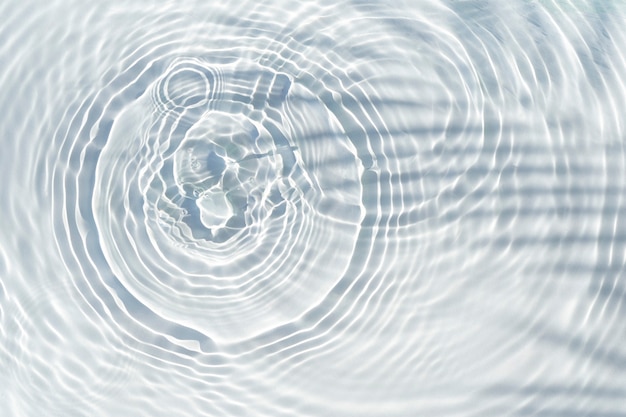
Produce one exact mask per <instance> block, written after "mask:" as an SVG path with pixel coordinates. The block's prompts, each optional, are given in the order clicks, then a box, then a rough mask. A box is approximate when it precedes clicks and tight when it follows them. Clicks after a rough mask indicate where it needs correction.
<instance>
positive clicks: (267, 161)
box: [92, 59, 362, 341]
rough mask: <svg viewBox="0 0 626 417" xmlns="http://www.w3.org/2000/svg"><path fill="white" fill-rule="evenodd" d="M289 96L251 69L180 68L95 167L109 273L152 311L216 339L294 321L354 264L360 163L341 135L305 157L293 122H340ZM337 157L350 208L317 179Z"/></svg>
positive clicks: (280, 83) (281, 79)
mask: <svg viewBox="0 0 626 417" xmlns="http://www.w3.org/2000/svg"><path fill="white" fill-rule="evenodd" d="M291 84H292V81H291V79H290V78H289V77H288V76H287V75H285V74H280V73H275V72H272V71H271V69H269V68H264V67H262V66H259V65H254V64H252V63H247V62H236V63H233V64H228V65H222V66H220V67H217V68H212V67H211V66H210V64H209V63H203V62H201V61H200V60H198V59H195V60H183V61H181V60H175V61H174V62H173V63H172V64H171V65H170V66H169V67H168V68H167V69H166V70H165V73H164V74H163V75H162V76H161V77H160V78H159V79H157V80H155V81H154V83H153V85H150V86H149V87H148V88H147V90H146V92H145V93H144V95H142V96H141V97H139V98H138V99H137V100H136V101H135V102H133V103H130V104H129V105H128V106H126V107H125V108H124V109H123V110H122V111H121V112H120V113H119V114H118V115H116V117H115V121H114V122H113V124H112V126H111V129H110V132H109V135H108V137H107V138H106V144H105V146H104V147H103V149H102V152H101V153H100V155H99V157H98V165H97V169H96V174H95V184H94V190H95V191H94V194H93V198H92V201H93V202H94V205H97V204H101V202H107V204H103V205H102V206H101V207H100V208H99V209H97V210H94V221H95V223H96V225H97V227H98V230H99V231H100V236H101V242H102V250H103V253H104V256H105V257H106V259H107V262H108V264H109V265H111V269H112V272H113V273H114V274H115V276H117V277H119V280H120V281H121V283H122V285H123V286H124V287H125V288H127V289H129V291H130V292H131V293H132V294H133V295H134V296H135V297H136V298H137V300H138V301H140V302H141V303H142V304H144V305H146V306H148V307H149V308H150V309H151V310H153V311H159V313H160V314H161V315H163V316H166V317H168V319H171V320H173V321H175V322H177V323H184V324H185V325H187V326H189V327H192V328H194V329H196V330H198V331H200V332H202V333H204V334H206V335H207V336H209V337H211V338H214V339H217V340H220V341H238V340H244V339H247V338H250V337H252V336H254V335H256V334H259V333H262V332H264V331H267V330H269V329H271V328H273V327H275V326H276V325H281V324H285V323H287V322H290V321H293V320H294V319H296V318H297V317H299V316H300V315H302V314H303V313H305V312H306V311H307V310H309V309H310V308H311V307H313V306H315V305H317V304H318V303H319V302H320V301H321V300H322V299H323V298H324V296H325V295H326V294H327V293H328V291H329V290H330V289H331V288H332V287H333V286H334V285H335V284H336V282H337V281H338V280H339V279H340V278H341V273H342V271H343V270H345V268H346V265H347V264H348V262H349V261H350V259H351V258H352V253H353V250H354V246H355V241H356V239H357V233H358V228H359V224H360V221H361V218H362V214H361V211H362V207H361V198H362V197H361V194H362V193H361V188H362V187H361V182H360V172H359V171H362V167H361V162H360V161H359V160H358V158H357V156H356V155H355V154H354V153H353V149H351V147H350V146H349V140H348V138H345V137H343V138H341V136H342V133H341V131H340V127H339V126H337V125H335V126H333V125H331V124H329V125H328V127H327V129H328V132H330V133H335V134H336V135H337V136H338V137H337V139H336V140H334V141H333V143H332V148H329V149H324V150H323V151H320V150H318V149H316V148H313V149H304V148H303V146H302V145H301V144H300V142H299V140H300V139H299V138H298V137H297V134H296V131H295V130H294V129H293V127H292V126H291V125H290V124H289V123H288V122H287V121H286V117H285V116H286V113H287V112H290V113H292V114H290V116H296V117H304V116H305V115H304V114H302V112H304V111H306V112H309V111H311V112H317V113H318V117H321V118H327V119H329V120H332V117H333V115H332V113H330V112H329V111H328V109H327V108H324V107H323V106H322V105H321V104H319V103H316V104H315V105H313V106H311V105H307V106H306V107H305V108H299V104H298V103H291V102H290V101H289V97H290V96H289V94H290V91H289V90H290V87H291ZM295 88H296V89H297V88H299V87H295ZM305 94H306V90H305ZM299 129H306V126H299ZM327 145H329V143H328V142H325V143H324V146H327ZM301 148H303V149H301ZM309 154H311V156H309ZM329 155H332V156H333V157H334V158H341V159H342V160H344V161H345V162H347V163H350V166H348V167H342V169H341V175H342V177H343V178H342V183H343V184H345V185H346V187H345V188H344V190H345V191H344V194H343V195H342V196H341V199H338V198H333V197H331V196H328V195H327V194H328V185H329V184H328V181H327V180H326V178H327V176H328V175H329V173H328V172H323V173H322V172H321V171H320V169H319V168H318V167H324V169H326V168H325V167H326V165H327V164H326V163H327V160H325V159H324V158H328V157H329ZM121 178H123V179H125V181H120V179H121ZM330 191H331V192H333V191H334V190H333V189H330ZM335 197H337V196H335ZM138 225H141V226H138ZM322 242H324V244H322ZM320 248H323V249H321V250H320ZM322 260H325V261H322ZM328 261H332V265H333V268H337V269H336V272H333V273H329V271H328V270H325V268H326V267H327V265H326V264H325V262H328Z"/></svg>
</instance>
